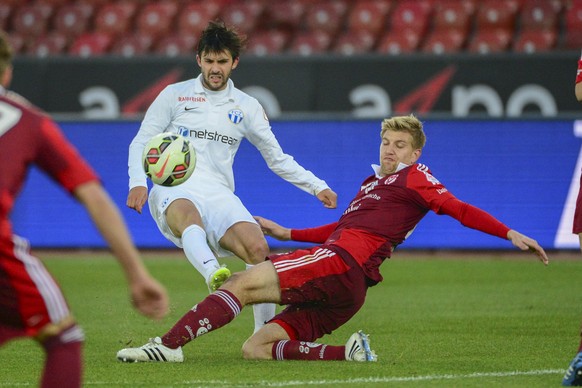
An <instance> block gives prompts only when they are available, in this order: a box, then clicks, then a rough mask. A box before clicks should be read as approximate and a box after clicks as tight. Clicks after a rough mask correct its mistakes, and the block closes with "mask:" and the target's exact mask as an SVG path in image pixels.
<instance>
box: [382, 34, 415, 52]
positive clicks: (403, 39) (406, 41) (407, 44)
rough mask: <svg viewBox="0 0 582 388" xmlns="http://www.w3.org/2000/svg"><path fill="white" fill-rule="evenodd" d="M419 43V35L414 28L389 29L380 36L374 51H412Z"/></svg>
mask: <svg viewBox="0 0 582 388" xmlns="http://www.w3.org/2000/svg"><path fill="white" fill-rule="evenodd" d="M419 44H420V35H419V33H418V31H416V30H414V29H410V28H407V29H405V30H402V31H389V32H388V33H386V34H384V36H383V37H381V38H380V41H379V42H378V47H377V48H376V52H377V53H380V54H391V55H398V54H403V53H412V52H415V51H416V50H417V49H418V46H419Z"/></svg>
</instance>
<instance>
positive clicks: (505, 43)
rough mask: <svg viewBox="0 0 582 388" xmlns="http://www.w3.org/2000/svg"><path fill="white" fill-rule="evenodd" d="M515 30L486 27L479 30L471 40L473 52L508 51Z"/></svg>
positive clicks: (470, 46) (470, 48)
mask: <svg viewBox="0 0 582 388" xmlns="http://www.w3.org/2000/svg"><path fill="white" fill-rule="evenodd" d="M512 33H513V31H508V30H505V29H501V28H499V29H485V30H483V31H478V32H477V33H476V34H475V35H474V36H473V38H472V39H471V40H470V42H469V47H468V51H469V52H471V53H479V54H490V53H498V52H504V51H507V49H508V48H509V45H510V43H511V37H512Z"/></svg>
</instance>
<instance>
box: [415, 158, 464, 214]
mask: <svg viewBox="0 0 582 388" xmlns="http://www.w3.org/2000/svg"><path fill="white" fill-rule="evenodd" d="M406 185H407V187H408V188H409V189H412V190H414V191H415V192H416V193H417V194H418V195H419V196H420V197H421V198H422V199H423V200H424V202H425V204H424V206H426V207H427V208H429V209H430V210H432V211H434V212H435V213H439V211H440V208H441V206H442V204H443V203H445V202H446V201H447V200H449V199H450V198H455V196H454V195H453V194H452V193H450V192H449V190H447V188H446V187H445V186H444V185H443V184H442V183H441V182H439V180H438V179H437V178H435V177H434V176H433V175H432V173H431V172H430V170H429V169H428V167H427V166H425V165H424V164H416V165H414V166H413V169H412V170H411V172H410V174H409V176H408V180H407V183H406Z"/></svg>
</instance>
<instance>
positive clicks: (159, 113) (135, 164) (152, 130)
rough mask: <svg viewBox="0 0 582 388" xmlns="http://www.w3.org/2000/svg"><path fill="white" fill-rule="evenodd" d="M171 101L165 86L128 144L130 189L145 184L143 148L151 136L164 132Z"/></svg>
mask: <svg viewBox="0 0 582 388" xmlns="http://www.w3.org/2000/svg"><path fill="white" fill-rule="evenodd" d="M171 101H172V94H171V91H170V90H169V88H168V87H166V88H165V89H164V90H162V92H161V93H160V94H159V95H158V96H157V97H156V99H155V100H154V102H152V104H151V105H150V107H149V108H148V110H147V111H146V114H145V116H144V119H143V121H142V123H141V126H140V128H139V131H138V132H137V134H136V135H135V137H134V138H133V140H132V141H131V144H130V145H129V155H128V160H127V165H128V175H129V188H130V189H131V188H133V187H136V186H147V176H146V174H145V172H144V170H143V165H142V154H143V149H144V148H145V145H146V143H147V142H148V141H149V140H150V139H151V138H152V137H154V136H155V135H157V134H159V133H162V132H164V131H165V130H166V128H167V127H168V125H170V122H171V121H172V115H173V107H172V105H171Z"/></svg>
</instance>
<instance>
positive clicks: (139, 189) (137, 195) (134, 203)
mask: <svg viewBox="0 0 582 388" xmlns="http://www.w3.org/2000/svg"><path fill="white" fill-rule="evenodd" d="M147 200H148V188H147V187H144V186H136V187H134V188H132V189H131V190H129V194H127V202H126V205H127V207H129V208H130V209H134V210H136V211H137V212H138V213H139V214H141V210H142V209H143V205H144V204H145V203H146V201H147Z"/></svg>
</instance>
